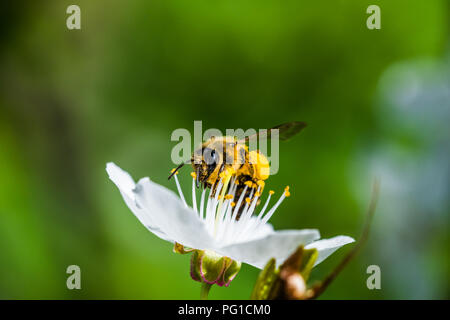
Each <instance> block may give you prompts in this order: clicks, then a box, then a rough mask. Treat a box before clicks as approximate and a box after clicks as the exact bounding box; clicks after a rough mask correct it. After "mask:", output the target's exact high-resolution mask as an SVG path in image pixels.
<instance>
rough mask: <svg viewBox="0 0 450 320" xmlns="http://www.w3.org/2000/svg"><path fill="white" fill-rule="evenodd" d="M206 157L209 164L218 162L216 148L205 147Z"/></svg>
mask: <svg viewBox="0 0 450 320" xmlns="http://www.w3.org/2000/svg"><path fill="white" fill-rule="evenodd" d="M203 156H204V158H205V162H206V164H208V165H211V164H214V163H217V160H218V159H217V152H216V150H214V149H208V148H207V149H205V152H204V154H203Z"/></svg>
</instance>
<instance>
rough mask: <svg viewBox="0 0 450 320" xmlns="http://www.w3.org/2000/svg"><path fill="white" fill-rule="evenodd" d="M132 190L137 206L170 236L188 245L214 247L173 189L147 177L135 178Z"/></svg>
mask: <svg viewBox="0 0 450 320" xmlns="http://www.w3.org/2000/svg"><path fill="white" fill-rule="evenodd" d="M133 192H134V193H135V195H136V203H137V205H138V207H141V208H142V209H144V210H145V211H146V212H147V213H148V214H149V215H150V216H151V217H152V218H153V219H154V221H155V222H156V223H157V225H158V227H160V229H161V230H162V231H163V232H164V233H165V234H167V235H168V236H169V237H170V238H171V239H173V240H174V241H176V242H178V243H180V244H182V245H185V246H187V247H190V248H195V249H214V248H215V241H214V239H213V238H212V237H211V236H210V234H209V233H208V231H207V230H206V228H205V225H204V223H203V221H202V220H200V218H199V216H198V214H197V213H196V212H195V211H194V210H192V209H191V208H187V207H186V206H185V205H184V203H183V202H182V201H181V200H180V198H179V197H178V196H177V195H176V194H175V193H174V192H172V191H171V190H169V189H167V188H165V187H163V186H161V185H159V184H157V183H154V182H152V181H150V179H149V178H143V179H141V180H139V182H138V184H137V185H136V188H135V189H134V191H133Z"/></svg>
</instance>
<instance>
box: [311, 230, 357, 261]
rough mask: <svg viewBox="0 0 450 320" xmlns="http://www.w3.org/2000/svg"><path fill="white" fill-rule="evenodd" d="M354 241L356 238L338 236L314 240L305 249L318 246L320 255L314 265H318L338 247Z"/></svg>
mask: <svg viewBox="0 0 450 320" xmlns="http://www.w3.org/2000/svg"><path fill="white" fill-rule="evenodd" d="M352 242H355V239H353V238H351V237H347V236H337V237H334V238H330V239H322V240H319V241H314V242H313V243H310V244H308V245H307V246H306V247H305V249H312V248H316V249H317V250H318V251H319V256H318V257H317V260H316V263H315V264H314V266H317V265H318V264H319V263H321V262H322V261H323V260H325V259H326V258H328V256H329V255H331V254H332V253H333V252H335V251H336V250H337V249H339V248H340V247H342V246H344V245H346V244H349V243H352Z"/></svg>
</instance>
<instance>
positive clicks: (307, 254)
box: [299, 249, 319, 282]
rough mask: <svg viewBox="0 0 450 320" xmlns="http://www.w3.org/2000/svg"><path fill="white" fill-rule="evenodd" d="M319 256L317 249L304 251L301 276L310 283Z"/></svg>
mask: <svg viewBox="0 0 450 320" xmlns="http://www.w3.org/2000/svg"><path fill="white" fill-rule="evenodd" d="M318 256H319V251H317V249H303V257H302V261H301V265H300V270H299V271H300V274H301V275H302V277H303V279H304V280H305V282H306V281H308V278H309V275H310V274H311V271H312V268H313V267H314V263H315V262H316V260H317V257H318Z"/></svg>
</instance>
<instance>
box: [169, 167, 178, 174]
mask: <svg viewBox="0 0 450 320" xmlns="http://www.w3.org/2000/svg"><path fill="white" fill-rule="evenodd" d="M175 170H177V169H176V168H173V169H172V170H170V173H173V172H174V171H175ZM175 174H178V171H177V172H176V173H175Z"/></svg>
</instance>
